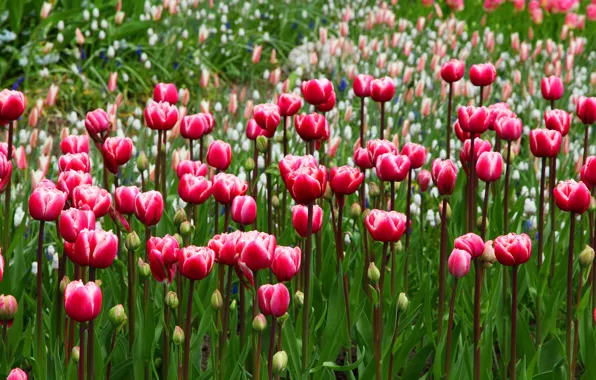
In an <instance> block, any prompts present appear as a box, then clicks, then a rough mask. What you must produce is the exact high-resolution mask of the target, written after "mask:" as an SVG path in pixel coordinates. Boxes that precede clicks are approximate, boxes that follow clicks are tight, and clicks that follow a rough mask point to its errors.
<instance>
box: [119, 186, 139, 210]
mask: <svg viewBox="0 0 596 380" xmlns="http://www.w3.org/2000/svg"><path fill="white" fill-rule="evenodd" d="M140 193H141V190H139V188H138V187H136V186H120V187H117V188H116V191H115V192H114V198H115V201H116V202H115V203H116V210H118V212H119V213H120V214H124V215H132V214H134V212H135V198H136V197H137V195H139V194H140Z"/></svg>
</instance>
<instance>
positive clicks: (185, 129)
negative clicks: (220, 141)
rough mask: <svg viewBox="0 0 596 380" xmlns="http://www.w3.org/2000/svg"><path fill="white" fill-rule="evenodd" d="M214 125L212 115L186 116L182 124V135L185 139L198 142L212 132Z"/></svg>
mask: <svg viewBox="0 0 596 380" xmlns="http://www.w3.org/2000/svg"><path fill="white" fill-rule="evenodd" d="M214 125H215V119H214V118H213V116H212V115H211V114H210V113H198V114H195V115H188V116H184V117H183V118H182V121H181V122H180V134H181V135H182V137H184V138H185V139H189V140H198V139H200V138H201V137H203V136H205V135H206V134H208V133H209V132H211V130H213V127H214Z"/></svg>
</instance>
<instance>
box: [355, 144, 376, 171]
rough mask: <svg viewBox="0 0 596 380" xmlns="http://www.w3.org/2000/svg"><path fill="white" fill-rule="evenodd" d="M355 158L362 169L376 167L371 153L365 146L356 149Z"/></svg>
mask: <svg viewBox="0 0 596 380" xmlns="http://www.w3.org/2000/svg"><path fill="white" fill-rule="evenodd" d="M353 160H354V163H355V164H356V165H357V166H358V167H360V169H362V170H366V169H371V168H373V167H374V166H373V164H372V161H371V158H370V155H369V154H368V150H366V149H365V148H357V149H356V150H355V151H354V156H353Z"/></svg>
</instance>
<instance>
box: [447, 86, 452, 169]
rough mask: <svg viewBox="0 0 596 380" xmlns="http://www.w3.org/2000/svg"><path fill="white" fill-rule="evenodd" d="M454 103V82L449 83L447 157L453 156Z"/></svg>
mask: <svg viewBox="0 0 596 380" xmlns="http://www.w3.org/2000/svg"><path fill="white" fill-rule="evenodd" d="M452 104H453V83H451V82H450V83H449V101H448V103H447V125H446V127H447V147H446V150H447V159H448V160H449V159H450V158H451V108H452Z"/></svg>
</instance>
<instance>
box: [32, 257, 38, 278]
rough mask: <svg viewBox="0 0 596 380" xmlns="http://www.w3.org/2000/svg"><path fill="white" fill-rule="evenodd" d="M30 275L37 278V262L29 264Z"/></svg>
mask: <svg viewBox="0 0 596 380" xmlns="http://www.w3.org/2000/svg"><path fill="white" fill-rule="evenodd" d="M31 274H32V275H34V276H37V261H34V262H32V263H31Z"/></svg>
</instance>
